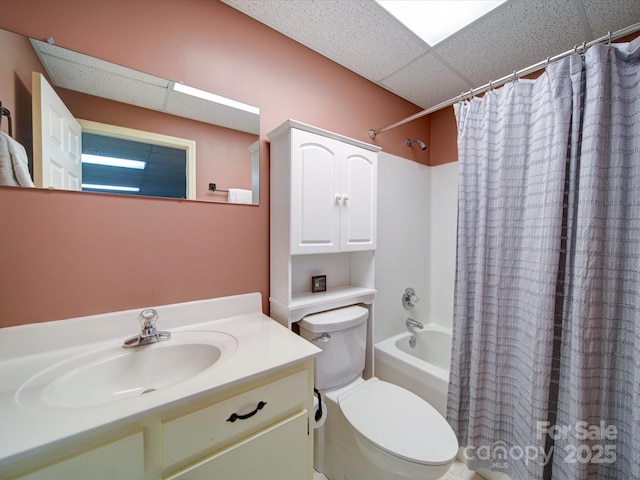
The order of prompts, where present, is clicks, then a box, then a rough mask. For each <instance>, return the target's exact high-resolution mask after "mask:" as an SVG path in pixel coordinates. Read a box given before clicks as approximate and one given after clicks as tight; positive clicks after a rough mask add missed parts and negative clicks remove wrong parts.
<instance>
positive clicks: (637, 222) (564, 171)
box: [447, 39, 640, 480]
mask: <svg viewBox="0 0 640 480" xmlns="http://www.w3.org/2000/svg"><path fill="white" fill-rule="evenodd" d="M456 118H457V121H458V151H459V160H460V161H459V164H460V165H459V171H460V173H459V193H458V195H459V197H458V240H457V264H456V287H455V307H454V322H453V348H452V360H451V373H450V382H449V395H448V408H447V418H448V420H449V422H450V424H451V425H452V427H453V429H454V430H455V431H456V433H457V435H458V439H459V442H460V445H461V446H462V447H463V449H464V453H465V455H466V457H467V459H468V460H467V463H468V465H469V466H470V467H471V468H474V469H475V468H480V467H483V468H488V469H491V470H498V471H503V472H505V473H507V474H509V475H510V476H511V477H512V478H513V479H514V480H525V479H526V480H529V479H559V480H565V479H615V480H621V479H625V480H626V479H640V39H636V40H634V41H633V42H630V43H623V44H614V45H609V46H608V45H596V46H593V47H591V48H590V49H589V50H588V51H587V52H586V53H585V54H584V56H582V55H572V56H570V57H567V58H565V59H563V60H559V61H558V62H555V63H553V64H551V65H549V66H548V67H547V69H546V71H545V72H544V73H543V74H542V75H541V76H540V77H539V78H537V79H536V80H522V79H521V80H518V81H516V82H512V83H510V84H507V85H505V86H504V87H502V88H500V89H496V90H492V91H490V92H488V93H487V94H486V95H485V96H484V97H483V98H481V99H478V98H476V99H472V100H471V101H468V102H465V103H461V104H458V105H456Z"/></svg>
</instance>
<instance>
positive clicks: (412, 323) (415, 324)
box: [407, 318, 424, 328]
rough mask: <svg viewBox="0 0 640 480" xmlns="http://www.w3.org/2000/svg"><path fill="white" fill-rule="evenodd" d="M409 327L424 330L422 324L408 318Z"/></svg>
mask: <svg viewBox="0 0 640 480" xmlns="http://www.w3.org/2000/svg"><path fill="white" fill-rule="evenodd" d="M407 327H414V328H424V325H422V324H421V323H420V322H416V321H415V320H414V319H413V318H407Z"/></svg>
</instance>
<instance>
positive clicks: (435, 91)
mask: <svg viewBox="0 0 640 480" xmlns="http://www.w3.org/2000/svg"><path fill="white" fill-rule="evenodd" d="M380 84H381V85H382V86H384V87H385V88H387V89H389V90H391V91H392V92H396V93H397V92H401V93H399V95H401V96H402V97H403V98H405V99H407V100H409V101H410V102H412V103H415V104H416V105H418V106H420V107H422V108H424V109H427V108H430V107H433V106H435V105H437V104H439V103H442V102H444V101H446V100H449V99H450V98H453V97H455V96H456V95H459V94H460V93H462V92H466V91H468V90H469V89H470V88H472V87H473V85H470V84H468V83H467V82H465V81H464V79H462V78H461V77H459V76H458V75H457V74H456V73H455V72H453V71H452V70H451V69H450V68H449V67H448V66H447V65H445V64H444V63H442V62H441V61H440V59H439V58H438V57H437V55H433V54H431V53H428V54H426V55H424V56H422V57H420V58H419V59H418V60H416V61H415V62H413V63H412V64H410V65H407V66H406V67H405V68H403V69H401V70H399V71H398V72H396V73H394V74H393V75H391V76H389V77H388V78H386V79H385V80H384V81H383V82H380Z"/></svg>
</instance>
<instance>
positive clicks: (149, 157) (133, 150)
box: [79, 120, 196, 198]
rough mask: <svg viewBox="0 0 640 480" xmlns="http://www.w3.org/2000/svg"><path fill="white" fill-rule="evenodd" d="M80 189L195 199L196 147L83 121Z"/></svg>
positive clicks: (157, 136)
mask: <svg viewBox="0 0 640 480" xmlns="http://www.w3.org/2000/svg"><path fill="white" fill-rule="evenodd" d="M79 122H80V124H81V126H82V190H83V191H86V192H108V193H124V194H127V195H141V196H152V197H167V198H195V184H196V183H195V142H194V141H192V140H187V139H181V138H177V137H170V136H167V135H159V134H155V133H151V132H144V131H141V130H134V129H130V128H123V127H116V126H113V125H106V124H102V123H97V122H90V121H86V120H79Z"/></svg>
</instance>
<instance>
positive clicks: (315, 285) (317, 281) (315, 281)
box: [311, 275, 327, 293]
mask: <svg viewBox="0 0 640 480" xmlns="http://www.w3.org/2000/svg"><path fill="white" fill-rule="evenodd" d="M326 291H327V276H326V275H315V276H313V277H311V292H312V293H316V292H326Z"/></svg>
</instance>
